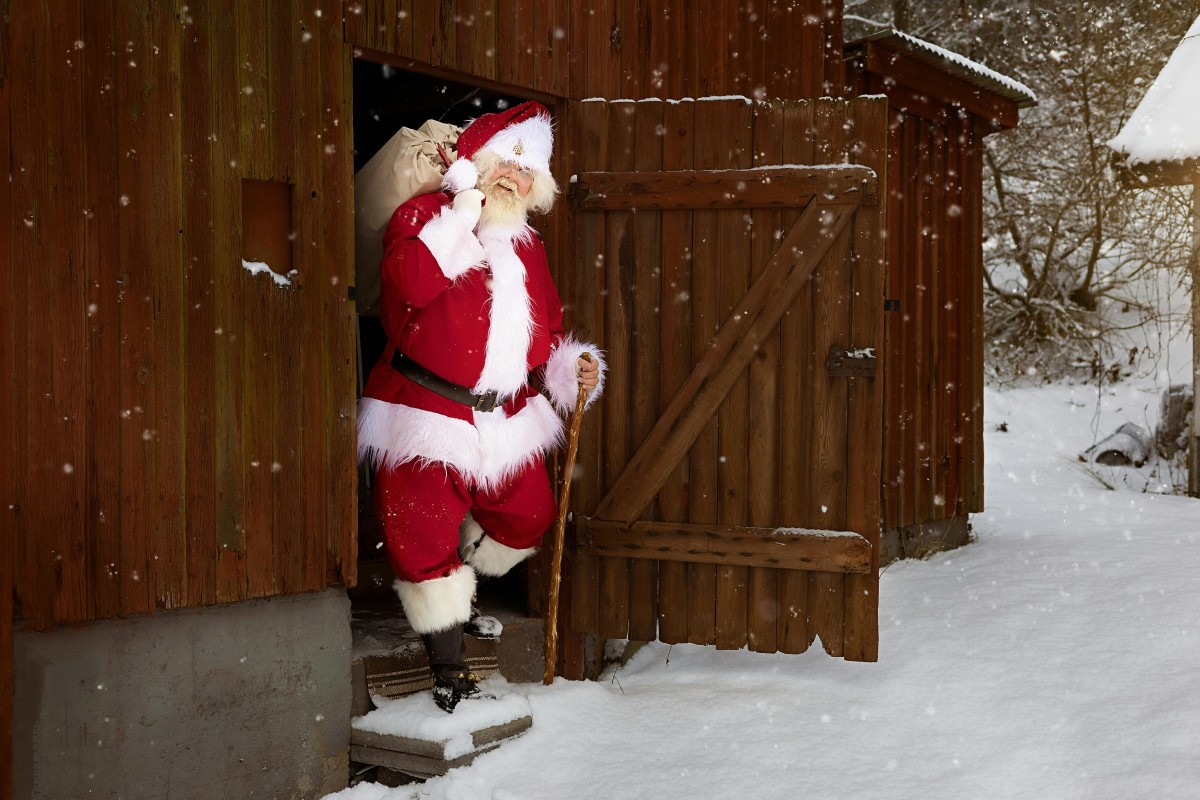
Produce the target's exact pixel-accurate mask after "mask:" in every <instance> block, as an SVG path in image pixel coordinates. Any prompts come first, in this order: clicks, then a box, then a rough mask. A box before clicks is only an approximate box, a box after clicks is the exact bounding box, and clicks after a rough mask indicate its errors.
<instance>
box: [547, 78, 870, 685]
mask: <svg viewBox="0 0 1200 800" xmlns="http://www.w3.org/2000/svg"><path fill="white" fill-rule="evenodd" d="M565 116H566V120H565V123H564V128H565V130H566V134H567V136H566V137H565V138H566V140H567V141H568V142H569V143H570V146H571V151H570V160H571V162H572V163H571V168H572V171H573V172H574V173H575V174H574V176H573V177H572V179H571V186H570V197H569V201H570V204H571V209H572V223H571V224H572V226H573V234H572V236H571V241H572V242H573V244H574V246H575V258H574V261H573V263H571V264H570V265H569V267H567V268H560V270H559V272H560V278H559V281H560V289H561V291H562V294H563V296H564V301H565V302H566V304H567V307H568V311H569V316H570V317H571V318H572V319H573V321H574V325H575V327H576V328H577V329H578V330H580V332H581V333H582V334H583V335H585V336H589V337H592V338H593V339H594V340H597V341H599V342H600V343H601V346H602V347H603V348H604V349H605V351H606V354H607V359H608V369H609V371H608V378H607V387H606V390H605V395H604V398H603V400H602V401H601V402H600V403H598V404H597V406H596V408H595V409H594V411H593V412H591V413H589V417H588V419H587V421H586V422H585V426H584V432H583V436H582V439H581V452H580V461H579V464H580V466H579V468H578V469H577V472H576V483H575V487H576V488H575V489H574V491H575V493H576V494H575V502H574V503H573V509H574V510H575V517H574V532H573V533H574V535H573V539H572V542H573V545H572V552H571V558H570V559H569V562H570V567H569V570H570V571H569V580H570V582H571V587H572V589H571V613H570V624H571V625H572V627H573V629H574V630H575V631H576V632H594V633H598V634H599V635H601V636H602V637H606V638H631V639H636V640H652V639H659V640H661V641H664V642H672V643H674V642H693V643H697V644H715V645H716V646H717V647H719V648H726V649H736V648H740V647H744V646H748V647H749V648H750V649H752V650H756V651H762V652H774V651H783V652H790V653H795V652H802V651H804V650H806V649H807V648H808V647H809V645H810V644H811V643H812V642H813V641H814V640H815V639H816V638H817V637H820V640H821V642H822V644H823V645H824V647H825V649H826V651H827V652H829V653H830V654H831V655H836V656H843V657H845V658H847V659H853V660H865V661H871V660H875V659H876V658H877V650H878V625H877V608H878V605H877V600H878V592H877V589H878V568H879V556H878V549H879V531H880V485H879V471H880V464H881V446H882V415H881V409H882V390H881V387H882V381H883V373H882V367H883V365H882V364H881V363H879V357H880V355H881V354H882V353H883V348H882V344H883V342H882V336H883V324H882V318H883V286H884V264H885V262H884V258H885V257H884V249H883V242H882V240H881V231H882V226H883V218H882V215H883V211H882V207H881V205H880V203H879V197H880V196H881V194H882V193H883V190H884V167H885V164H886V152H887V141H886V136H887V102H886V100H884V99H865V98H859V99H855V100H850V101H844V100H818V101H813V102H799V101H772V102H752V101H749V100H744V99H729V98H723V99H701V100H683V101H666V102H663V101H657V100H655V101H640V102H627V101H612V102H609V101H599V100H594V101H584V102H581V103H573V104H570V107H569V108H568V109H567V113H566V115H565Z"/></svg>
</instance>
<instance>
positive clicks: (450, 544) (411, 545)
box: [373, 456, 556, 583]
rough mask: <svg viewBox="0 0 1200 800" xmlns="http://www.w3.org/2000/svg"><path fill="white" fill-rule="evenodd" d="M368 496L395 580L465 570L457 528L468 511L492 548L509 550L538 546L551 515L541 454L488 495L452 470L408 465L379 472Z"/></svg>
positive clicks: (425, 578)
mask: <svg viewBox="0 0 1200 800" xmlns="http://www.w3.org/2000/svg"><path fill="white" fill-rule="evenodd" d="M373 494H374V504H375V515H376V518H377V519H378V520H379V523H380V526H381V527H382V528H383V533H384V538H385V540H386V542H387V553H388V560H389V561H390V562H391V564H392V569H393V570H395V572H396V577H397V578H399V579H400V580H402V581H408V582H410V583H420V582H422V581H428V580H432V579H434V578H442V577H445V576H447V575H449V574H450V573H451V572H453V571H455V570H457V569H458V568H459V567H460V566H461V565H462V561H460V560H459V557H458V526H459V524H460V523H462V521H463V518H464V517H465V516H466V515H467V512H468V511H469V512H471V516H473V517H474V518H475V521H476V522H478V523H479V524H480V526H481V527H482V528H483V530H484V531H485V532H486V533H487V535H488V537H489V538H490V539H492V540H493V542H494V543H496V544H499V545H502V546H504V547H507V548H512V549H513V550H524V549H526V548H530V547H536V546H537V545H538V543H539V542H540V541H541V538H542V534H543V533H545V532H546V529H547V528H549V527H550V524H551V523H552V522H553V521H554V518H555V512H556V508H555V502H554V494H553V492H552V491H551V490H550V478H549V476H548V475H547V474H546V468H545V466H544V465H543V463H542V458H541V456H538V457H537V458H536V459H535V460H534V461H533V462H532V463H531V464H529V466H527V467H526V468H525V469H524V470H522V471H521V472H519V473H517V474H516V475H515V476H514V477H513V478H512V479H511V480H510V481H508V483H507V484H505V485H504V486H503V487H501V488H499V489H495V490H493V491H490V492H488V491H482V490H473V489H471V488H470V486H469V485H468V483H467V481H466V480H465V479H463V477H462V476H461V475H459V474H458V470H456V469H455V468H454V467H451V466H444V465H442V464H430V465H428V466H424V467H423V466H421V465H420V463H419V462H416V461H409V462H407V463H405V464H401V465H400V466H398V467H396V468H394V469H380V470H377V471H376V473H375V487H374V492H373Z"/></svg>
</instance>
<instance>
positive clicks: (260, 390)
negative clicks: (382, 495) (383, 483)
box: [0, 0, 357, 626]
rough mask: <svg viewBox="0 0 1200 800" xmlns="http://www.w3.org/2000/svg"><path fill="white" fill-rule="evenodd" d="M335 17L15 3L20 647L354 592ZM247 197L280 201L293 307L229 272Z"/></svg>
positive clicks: (345, 129) (11, 245)
mask: <svg viewBox="0 0 1200 800" xmlns="http://www.w3.org/2000/svg"><path fill="white" fill-rule="evenodd" d="M6 5H7V4H6ZM342 10H343V9H342V3H340V2H338V1H337V0H314V2H306V3H300V2H288V1H287V0H272V2H269V3H266V2H264V3H261V4H254V3H239V2H235V0H198V1H196V0H192V1H191V2H189V3H188V4H187V5H186V6H180V5H178V4H162V3H149V2H133V0H129V1H128V2H126V1H124V0H79V1H78V2H58V0H55V1H54V2H51V1H50V0H44V1H43V2H22V3H14V4H12V5H11V6H10V7H8V9H7V14H8V30H7V31H6V35H5V36H4V37H3V38H4V41H5V42H6V44H7V48H8V58H7V59H6V60H5V63H6V64H7V67H6V68H7V69H8V70H9V76H8V77H9V78H10V79H11V81H10V82H6V86H8V87H9V89H8V91H7V100H8V103H9V104H10V107H11V125H10V126H6V128H5V134H6V135H8V136H9V137H10V141H9V148H6V152H9V153H10V164H11V176H12V182H11V188H10V187H7V186H6V187H5V190H6V191H5V195H4V198H5V199H4V206H5V210H6V211H7V212H8V213H6V214H5V215H4V224H5V226H6V236H5V242H6V244H5V248H6V249H7V251H8V252H6V253H5V256H6V259H11V260H8V261H6V263H7V264H11V265H12V269H11V270H5V272H4V282H3V288H2V291H3V296H2V297H0V306H2V307H3V308H4V309H5V313H4V314H3V320H4V347H3V349H0V355H3V357H4V362H5V363H4V367H5V374H6V375H12V376H13V377H12V380H11V381H6V385H5V386H4V388H3V392H2V396H0V409H2V410H4V411H6V412H11V413H5V414H4V415H3V420H4V424H5V425H6V427H7V426H10V425H11V432H12V434H13V435H12V436H11V437H10V436H7V435H6V436H5V439H6V442H5V448H6V452H5V454H4V458H3V461H4V464H5V466H4V467H2V468H0V470H2V471H0V479H2V480H3V482H4V486H3V489H2V491H3V496H4V498H5V506H6V507H5V509H4V510H3V512H2V513H4V515H5V519H4V520H3V523H2V524H0V527H3V528H5V529H6V530H12V531H15V541H14V549H13V550H11V551H7V552H6V554H5V556H6V558H7V555H8V552H11V553H13V555H14V558H15V583H16V595H17V600H18V607H17V609H16V613H17V614H18V615H19V616H23V617H27V618H29V619H31V620H32V621H33V623H34V624H35V625H37V626H49V625H53V624H56V623H60V622H74V621H80V620H88V619H94V618H102V617H111V616H116V615H120V614H128V613H135V612H144V611H150V610H153V609H156V608H173V607H181V606H198V605H204V604H211V603H218V602H226V601H233V600H240V599H243V598H251V597H264V596H270V595H279V594H289V593H295V592H301V591H308V590H318V589H321V588H323V587H325V586H327V585H333V584H343V585H345V584H352V583H353V581H354V579H355V524H356V522H355V510H356V506H357V501H356V497H357V488H356V485H355V482H356V478H355V469H354V463H355V454H354V431H353V424H354V396H355V390H354V380H355V378H354V376H355V364H354V305H353V302H352V301H350V300H348V299H347V286H348V285H349V284H350V283H352V282H353V251H352V247H353V234H352V231H353V216H352V215H353V192H352V185H351V176H352V173H353V167H352V160H351V155H352V154H351V148H352V145H351V142H352V138H351V130H350V127H351V126H350V124H349V123H350V119H351V114H350V94H349V86H350V59H351V53H350V50H349V49H348V48H347V47H345V45H344V31H343V26H342V22H341V15H342ZM245 179H256V180H262V181H273V182H278V183H280V184H283V185H284V187H285V188H284V189H283V195H282V196H283V197H285V198H290V205H291V214H292V218H291V226H292V227H291V233H292V236H291V240H290V250H291V257H292V266H293V268H294V269H295V270H296V272H295V274H294V275H292V276H291V285H290V286H287V287H280V286H276V285H275V283H274V281H272V280H271V279H270V277H269V276H264V275H257V276H255V275H252V274H251V273H250V272H248V271H246V270H245V269H243V268H242V263H241V260H242V257H243V255H244V253H245V251H244V249H243V234H245V233H253V231H250V232H247V231H244V230H243V208H242V192H243V187H242V182H243V180H245ZM9 191H11V198H10V197H9V195H8V192H9ZM284 247H285V249H286V247H287V244H286V243H285V244H284ZM10 366H11V372H10V371H9V367H10ZM6 433H7V432H6ZM9 465H11V467H10V466H9Z"/></svg>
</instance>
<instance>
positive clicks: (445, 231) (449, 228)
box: [417, 206, 486, 280]
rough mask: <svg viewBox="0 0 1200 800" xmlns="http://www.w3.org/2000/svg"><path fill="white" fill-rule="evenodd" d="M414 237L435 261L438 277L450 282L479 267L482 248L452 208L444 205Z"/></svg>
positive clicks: (482, 260)
mask: <svg viewBox="0 0 1200 800" xmlns="http://www.w3.org/2000/svg"><path fill="white" fill-rule="evenodd" d="M417 238H418V239H420V240H421V241H422V242H424V243H425V246H426V247H428V248H429V252H431V253H433V257H434V258H436V259H437V262H438V266H439V267H441V268H442V274H443V275H445V276H446V277H447V278H449V279H450V280H455V279H456V278H458V277H459V276H460V275H462V274H463V273H465V272H468V271H469V270H471V269H473V268H475V267H478V266H480V265H481V264H483V262H484V259H485V258H486V255H485V253H484V249H483V245H482V244H480V242H479V240H478V239H476V238H475V234H474V233H472V232H471V226H469V225H467V223H466V221H465V220H464V219H463V218H462V217H461V216H460V215H459V214H458V212H457V211H455V210H454V209H453V208H450V207H449V206H447V207H446V208H443V209H442V211H441V213H440V214H438V215H437V216H436V217H434V218H433V219H431V220H429V222H428V223H427V224H426V225H425V227H423V228H421V232H420V233H419V234H417Z"/></svg>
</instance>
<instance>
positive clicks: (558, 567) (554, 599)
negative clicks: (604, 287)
mask: <svg viewBox="0 0 1200 800" xmlns="http://www.w3.org/2000/svg"><path fill="white" fill-rule="evenodd" d="M581 357H582V358H585V359H587V360H588V361H591V360H592V355H591V353H584V354H583V355H582V356H581ZM586 401H587V389H585V388H583V387H582V386H580V387H579V396H578V397H576V398H575V410H574V411H572V412H571V427H570V429H569V431H568V433H567V461H566V465H565V467H564V468H563V473H562V475H563V478H562V488H561V489H559V491H558V522H557V523H555V525H554V545H553V549H552V551H551V553H552V555H551V562H550V599H549V601H548V603H547V608H546V671H545V673H544V674H543V675H542V683H543V684H545V685H546V686H549V685H550V684H551V683H553V682H554V667H555V664H556V662H557V661H558V587H559V584H560V583H561V582H562V554H563V537H564V534H565V531H566V528H567V503H568V502H569V501H570V499H571V473H572V472H574V471H575V451H576V450H578V449H579V426H580V424H581V423H582V422H583V405H584V403H585V402H586Z"/></svg>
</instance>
